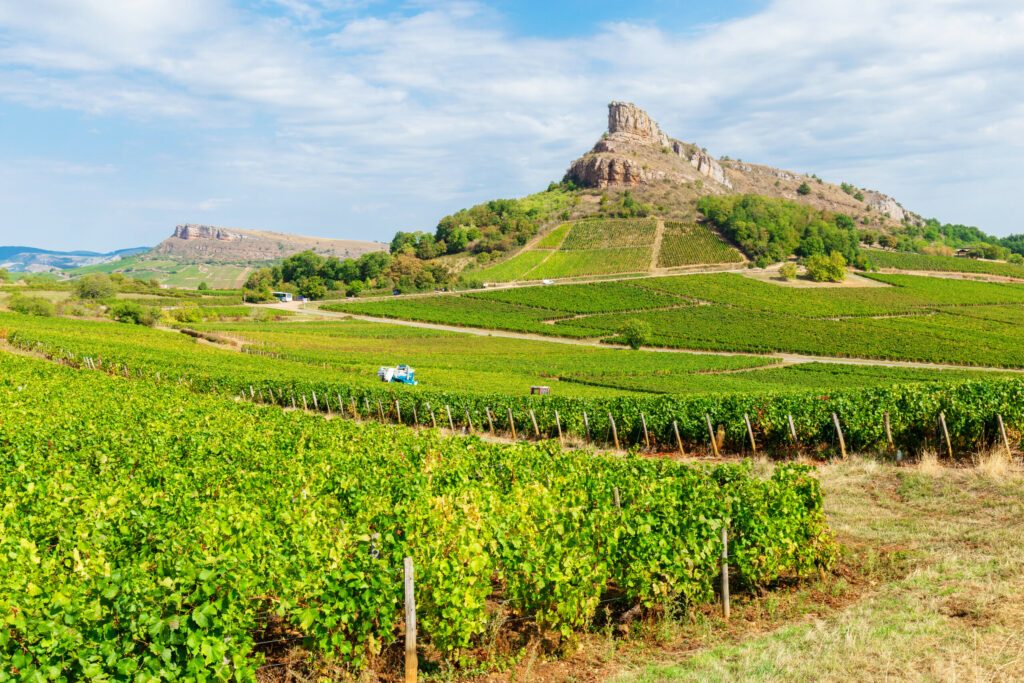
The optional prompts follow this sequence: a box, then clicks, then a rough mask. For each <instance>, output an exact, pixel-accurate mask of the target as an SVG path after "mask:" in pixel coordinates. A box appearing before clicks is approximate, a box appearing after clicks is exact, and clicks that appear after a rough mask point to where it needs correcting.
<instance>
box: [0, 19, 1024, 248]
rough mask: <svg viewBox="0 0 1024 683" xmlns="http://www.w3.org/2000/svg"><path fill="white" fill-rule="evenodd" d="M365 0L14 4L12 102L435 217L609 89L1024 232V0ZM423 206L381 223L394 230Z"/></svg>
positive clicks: (242, 189)
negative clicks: (660, 12) (552, 27)
mask: <svg viewBox="0 0 1024 683" xmlns="http://www.w3.org/2000/svg"><path fill="white" fill-rule="evenodd" d="M367 5H368V3H364V2H360V1H359V0H352V1H346V0H265V6H268V7H269V6H273V7H274V8H275V9H276V12H275V15H274V16H264V15H260V14H257V13H253V12H243V11H242V10H239V9H237V8H235V7H232V6H231V5H228V4H227V3H226V1H225V0H210V1H208V2H202V1H201V0H184V1H182V0H173V1H172V0H146V1H145V2H136V3H130V4H129V6H127V8H126V5H125V4H124V3H116V4H115V3H109V2H104V1H103V0H88V1H82V0H43V1H42V2H35V3H31V4H30V3H22V2H17V1H16V0H0V98H6V99H8V100H11V101H15V102H18V103H21V104H31V105H33V106H39V107H63V108H69V109H77V110H81V111H85V112H89V113H91V114H99V115H104V116H125V117H130V118H132V119H145V120H147V121H150V122H151V125H153V126H159V125H160V123H159V121H158V119H161V118H164V119H168V120H170V121H174V122H176V123H178V124H180V122H185V123H186V124H187V125H190V126H194V127H195V133H194V135H195V137H196V145H195V148H197V149H200V150H202V151H201V156H200V157H199V158H193V159H191V160H190V163H191V164H197V165H199V166H202V167H203V168H204V169H205V171H206V173H207V174H209V175H210V176H211V177H216V178H218V179H219V182H221V183H224V184H227V185H230V186H231V187H225V188H223V189H221V188H211V190H212V191H214V192H218V193H223V194H225V195H229V196H233V197H241V196H243V195H248V196H255V195H258V194H262V193H270V194H271V196H272V197H277V198H278V201H280V202H281V204H282V206H290V205H289V202H295V204H294V211H293V213H295V212H298V213H299V215H300V216H301V211H302V210H303V209H302V207H303V206H306V205H308V204H309V203H310V202H311V201H312V202H314V203H316V204H317V205H318V207H320V209H319V210H320V211H322V212H324V211H328V210H329V208H330V207H331V206H335V207H336V209H337V213H338V215H340V216H347V215H350V214H351V213H352V212H354V211H355V209H353V208H352V207H355V206H357V205H358V206H360V207H366V206H372V207H377V206H383V207H388V206H392V207H394V206H395V205H396V201H395V199H396V198H398V197H405V198H406V199H405V200H403V201H404V203H405V204H409V203H414V204H415V207H419V211H420V213H421V214H422V218H421V219H420V220H421V222H420V224H421V225H427V224H429V223H431V222H433V221H434V220H436V218H437V215H436V212H437V211H442V210H450V209H453V208H456V207H457V206H458V205H459V204H462V203H465V202H469V201H473V200H476V199H482V198H486V197H489V196H498V195H503V196H509V195H514V194H517V193H522V192H524V191H528V190H532V189H536V188H539V187H540V186H542V185H543V184H544V183H545V182H546V181H547V180H549V179H553V178H556V177H558V176H560V175H561V173H562V171H563V170H564V168H565V167H566V166H567V165H568V163H569V161H571V159H572V158H573V157H574V156H576V155H578V154H579V153H581V152H583V151H584V150H585V149H586V148H588V147H589V145H590V144H592V143H593V141H594V140H595V139H596V137H597V136H598V135H599V133H600V132H601V130H602V129H603V125H604V110H603V106H604V104H605V103H606V102H607V101H609V100H612V99H629V100H633V101H635V102H637V103H638V104H640V105H642V106H644V107H646V108H648V109H649V110H650V111H651V113H652V115H654V116H655V117H656V118H657V119H659V120H660V122H661V123H662V127H663V128H665V129H666V130H667V131H668V132H669V133H670V134H672V135H676V136H679V137H682V138H684V139H688V140H693V141H695V142H699V143H701V144H704V145H706V146H707V147H708V148H709V149H710V150H711V151H712V152H713V153H718V154H730V155H732V156H734V157H742V158H744V159H748V160H752V161H759V162H764V163H771V164H775V165H780V166H787V167H793V168H794V169H795V170H805V171H817V172H819V173H824V174H827V175H828V176H829V177H830V178H832V179H835V180H849V181H852V182H855V183H857V184H862V185H870V186H876V187H878V188H879V189H882V190H884V191H887V192H889V193H891V194H893V195H895V196H897V198H899V199H901V200H903V201H904V203H905V204H906V205H908V206H910V207H911V208H914V209H916V210H919V211H921V212H923V213H925V214H929V215H932V214H935V215H939V216H940V217H941V218H946V219H950V220H958V221H963V222H976V223H980V224H982V226H983V227H986V228H988V229H992V230H1001V231H1007V230H1010V229H1013V228H1021V227H1024V226H1017V225H1013V224H1011V223H1010V222H1009V221H1010V219H1009V218H1007V216H1010V215H1012V213H1011V211H1009V202H1011V201H1012V199H1011V197H1010V196H1006V195H1005V192H1004V187H1005V185H1006V183H1005V182H1004V181H1006V180H1007V179H1009V180H1012V181H1015V182H1017V183H1018V184H1019V182H1021V181H1024V177H1022V176H1024V171H1022V170H1021V169H1020V168H1019V166H1020V165H1019V163H1018V160H1019V156H1020V147H1021V145H1022V141H1024V135H1022V133H1024V105H1021V104H1020V103H1021V102H1024V80H1022V79H1021V78H1020V76H1019V74H1020V73H1021V70H1022V67H1024V7H1022V6H1021V5H1020V3H1019V2H1018V0H978V1H975V2H967V1H966V0H902V1H901V2H899V3H893V2H891V1H889V0H857V1H856V2H855V1H853V0H821V1H819V2H816V3H807V2H804V1H802V0H776V2H773V3H772V4H770V5H769V6H767V7H766V8H765V9H763V10H762V11H760V12H758V13H756V14H753V15H751V16H748V17H744V18H741V19H737V20H733V21H727V22H724V23H720V24H715V25H710V26H705V27H701V28H700V29H699V30H688V31H686V32H682V33H678V34H677V33H672V32H670V31H667V30H664V29H660V28H658V27H655V26H651V25H649V24H636V23H629V22H619V23H614V24H609V25H606V26H603V27H601V28H600V29H599V30H597V31H596V32H594V33H593V34H591V35H589V36H584V37H577V38H569V39H537V38H530V37H523V36H519V35H514V34H512V33H510V32H509V31H508V30H506V29H505V28H503V26H504V23H503V21H502V18H501V17H500V16H498V15H496V14H495V13H494V12H493V11H491V10H489V9H487V8H486V7H484V6H482V5H478V4H474V3H465V2H463V3H448V4H441V3H429V4H425V5H423V6H422V7H416V6H415V5H414V6H412V8H411V9H410V8H409V7H406V8H404V9H403V10H401V11H395V12H393V13H384V14H380V15H377V16H365V15H364V16H359V11H360V10H361V9H362V8H363V7H365V6H367ZM112 8H113V9H112ZM53 16H61V17H62V18H64V19H66V20H65V21H62V22H54V21H51V20H50V18H51V17H53ZM193 153H194V151H193ZM993 173H997V174H1000V175H999V182H993V183H989V184H986V182H985V179H986V177H987V176H990V175H991V174H993ZM230 175H234V177H233V178H232V180H231V182H230V183H228V181H226V180H224V179H223V178H224V177H225V176H230ZM939 188H941V190H939ZM958 188H960V189H962V190H963V192H968V191H969V192H970V193H971V196H970V197H964V196H962V194H963V193H962V192H960V191H959V190H958ZM986 188H990V189H986ZM274 193H280V194H279V195H276V194H274ZM300 194H301V195H302V200H301V204H300V203H299V200H295V199H293V198H294V197H295V196H296V195H300ZM243 206H244V202H243V201H242V200H241V199H239V200H237V201H235V202H233V203H232V204H231V205H230V206H229V207H225V206H218V211H220V212H224V211H227V210H232V209H233V210H237V211H241V210H242V207H243ZM415 207H414V208H415ZM410 211H412V209H410V208H409V207H408V206H404V207H403V208H402V209H401V211H399V210H398V209H394V212H393V213H392V212H389V211H388V210H387V209H383V210H379V211H376V212H375V215H374V216H373V218H372V219H369V220H373V221H374V223H373V224H372V225H370V226H369V227H371V228H373V229H374V230H376V231H377V233H376V234H377V235H378V236H381V237H384V236H386V235H387V234H388V233H389V232H390V231H391V230H392V229H393V228H394V227H396V223H398V222H399V221H408V217H409V214H410ZM319 215H322V214H319ZM358 220H360V221H366V220H368V219H367V216H366V215H365V214H362V215H360V216H358ZM234 222H235V223H237V222H238V221H234ZM320 222H323V221H322V220H321V221H320ZM273 227H278V228H280V229H288V228H289V227H292V226H288V225H278V226H273ZM294 229H299V228H298V226H294Z"/></svg>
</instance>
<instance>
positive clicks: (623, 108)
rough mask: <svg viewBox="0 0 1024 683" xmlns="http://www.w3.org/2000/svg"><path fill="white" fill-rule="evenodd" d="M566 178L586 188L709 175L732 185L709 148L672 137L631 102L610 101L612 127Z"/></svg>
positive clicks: (723, 183) (721, 183)
mask: <svg viewBox="0 0 1024 683" xmlns="http://www.w3.org/2000/svg"><path fill="white" fill-rule="evenodd" d="M566 178H567V179H570V180H572V181H573V182H575V183H576V184H577V185H581V186H583V187H611V186H636V185H641V184H645V183H653V182H657V181H662V180H666V179H667V180H671V181H675V182H679V183H687V182H693V181H695V180H704V179H708V180H711V181H714V182H715V183H717V184H719V185H721V186H723V187H724V188H729V187H731V186H732V185H731V183H730V181H729V179H728V177H727V176H726V174H725V170H724V169H723V168H722V167H721V165H719V163H718V162H717V161H715V160H714V159H713V158H712V157H711V156H710V155H709V154H708V153H707V152H706V151H704V150H702V149H701V148H699V147H697V146H696V145H692V144H689V143H686V142H681V141H679V140H676V139H674V138H670V137H669V136H668V135H666V134H665V133H664V132H663V131H662V130H661V128H660V127H659V126H658V124H657V123H656V122H655V121H654V119H652V118H651V117H650V116H649V115H648V114H647V112H645V111H644V110H643V109H640V108H639V107H637V106H636V105H635V104H631V103H628V102H612V103H611V104H609V105H608V132H607V133H605V134H604V136H602V138H601V139H600V140H599V141H598V142H597V144H596V145H594V148H593V149H592V150H591V151H590V152H588V153H587V154H584V155H583V156H582V157H580V158H579V159H577V160H576V161H574V162H573V163H572V165H571V166H570V167H569V170H568V172H567V173H566Z"/></svg>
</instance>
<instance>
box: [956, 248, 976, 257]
mask: <svg viewBox="0 0 1024 683" xmlns="http://www.w3.org/2000/svg"><path fill="white" fill-rule="evenodd" d="M956 256H957V258H974V257H975V253H974V250H973V249H957V250H956Z"/></svg>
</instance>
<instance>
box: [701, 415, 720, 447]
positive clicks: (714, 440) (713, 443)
mask: <svg viewBox="0 0 1024 683" xmlns="http://www.w3.org/2000/svg"><path fill="white" fill-rule="evenodd" d="M704 421H705V422H707V423H708V437H709V438H710V439H711V452H712V453H714V454H715V457H716V458H717V457H718V439H717V438H715V428H714V427H713V426H712V425H711V415H709V414H707V413H704Z"/></svg>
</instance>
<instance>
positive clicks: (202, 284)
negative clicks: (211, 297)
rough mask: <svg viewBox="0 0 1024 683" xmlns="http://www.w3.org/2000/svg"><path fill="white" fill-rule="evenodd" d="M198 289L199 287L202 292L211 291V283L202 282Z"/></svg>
mask: <svg viewBox="0 0 1024 683" xmlns="http://www.w3.org/2000/svg"><path fill="white" fill-rule="evenodd" d="M196 289H198V290H199V291H200V292H208V291H210V285H208V284H206V283H205V282H200V283H199V286H198V287H196Z"/></svg>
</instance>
